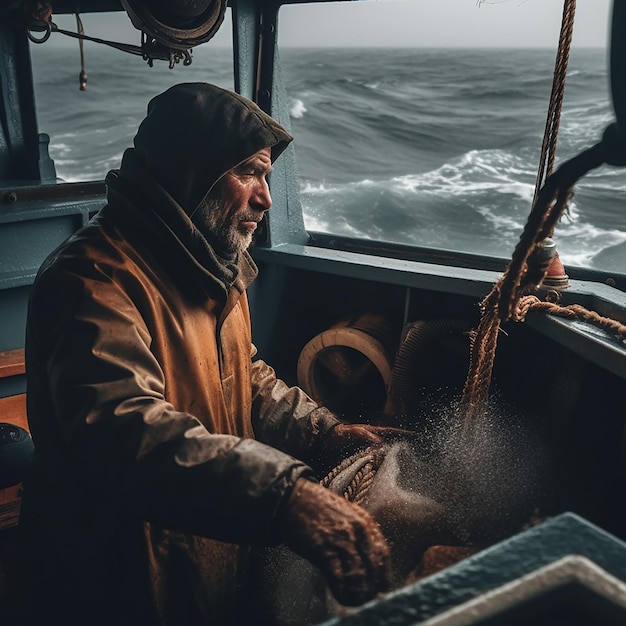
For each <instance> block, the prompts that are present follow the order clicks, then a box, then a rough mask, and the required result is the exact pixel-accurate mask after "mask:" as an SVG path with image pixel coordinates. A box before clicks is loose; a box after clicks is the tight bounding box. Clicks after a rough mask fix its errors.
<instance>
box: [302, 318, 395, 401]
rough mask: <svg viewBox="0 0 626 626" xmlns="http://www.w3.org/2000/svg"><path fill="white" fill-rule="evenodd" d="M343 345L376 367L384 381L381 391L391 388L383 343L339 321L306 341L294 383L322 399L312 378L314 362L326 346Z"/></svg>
mask: <svg viewBox="0 0 626 626" xmlns="http://www.w3.org/2000/svg"><path fill="white" fill-rule="evenodd" d="M341 346H344V347H347V348H352V349H353V350H356V351H357V352H360V353H361V354H362V355H364V356H365V357H366V358H367V359H369V360H370V361H371V363H372V364H373V365H374V367H375V368H376V369H377V370H378V372H379V374H380V377H381V379H382V381H383V383H384V385H385V393H386V394H387V395H388V394H389V389H390V388H391V367H392V366H391V363H390V360H389V358H388V356H387V353H386V350H385V347H384V345H383V344H382V343H381V342H380V341H379V340H378V339H376V338H375V337H372V336H371V335H369V334H368V333H366V332H363V331H362V330H358V329H357V328H353V327H352V326H349V325H348V323H347V322H342V323H340V324H337V325H336V326H333V327H332V328H329V329H328V330H326V331H324V332H322V333H320V334H319V335H316V336H315V337H313V339H311V341H309V342H308V343H307V344H306V345H305V346H304V348H302V351H301V352H300V356H299V358H298V385H299V386H300V387H301V388H302V389H303V390H304V391H305V392H306V393H307V394H308V395H309V396H311V398H313V399H314V400H315V401H316V402H318V403H323V402H324V398H322V397H321V393H320V390H318V389H317V385H316V382H315V366H316V362H317V359H318V357H319V355H320V354H321V353H322V352H323V351H324V350H325V349H327V348H332V347H341Z"/></svg>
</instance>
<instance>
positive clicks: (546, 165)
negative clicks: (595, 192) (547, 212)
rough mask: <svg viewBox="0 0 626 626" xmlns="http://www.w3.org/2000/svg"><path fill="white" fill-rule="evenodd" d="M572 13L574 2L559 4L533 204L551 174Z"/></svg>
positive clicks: (561, 105)
mask: <svg viewBox="0 0 626 626" xmlns="http://www.w3.org/2000/svg"><path fill="white" fill-rule="evenodd" d="M575 13H576V0H565V2H564V4H563V17H562V21H561V32H560V35H559V46H558V51H557V55H556V61H555V64H554V76H553V79H552V93H551V94H550V103H549V105H548V115H547V117H546V127H545V130H544V134H543V143H542V146H541V157H540V159H539V167H538V170H537V180H536V182H535V192H534V194H533V205H534V204H535V202H536V201H537V195H538V193H539V189H541V186H542V185H543V183H544V181H545V180H546V178H548V176H550V174H552V168H553V167H554V160H555V156H556V144H557V138H558V134H559V126H560V123H561V110H562V108H563V97H564V95H565V79H566V76H567V66H568V64H569V55H570V48H571V43H572V35H573V32H574V15H575Z"/></svg>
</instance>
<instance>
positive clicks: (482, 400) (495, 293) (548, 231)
mask: <svg viewBox="0 0 626 626" xmlns="http://www.w3.org/2000/svg"><path fill="white" fill-rule="evenodd" d="M575 8H576V3H575V0H565V3H564V6H563V20H562V25H561V33H560V37H559V47H558V53H557V58H556V62H555V70H554V76H553V86H552V94H551V97H550V104H549V107H548V115H547V120H546V128H545V133H544V140H543V145H542V152H541V159H540V164H539V169H538V173H537V180H536V186H535V194H534V198H533V204H532V208H531V212H530V215H529V218H528V221H527V223H526V226H525V228H524V231H523V233H522V235H521V237H520V240H519V242H518V244H517V246H516V248H515V250H514V252H513V256H512V259H511V262H510V263H509V265H508V266H507V268H506V270H505V271H504V273H503V275H502V277H501V278H500V280H499V281H498V282H497V283H496V284H495V285H494V287H493V289H492V290H491V292H490V293H489V294H488V295H487V296H486V297H485V298H484V299H483V300H482V302H481V303H480V322H479V325H478V328H477V329H476V330H475V331H473V332H472V333H471V335H470V341H471V351H470V364H469V370H468V375H467V379H466V381H465V386H464V388H463V396H462V407H463V409H464V412H465V418H466V419H467V420H471V419H472V418H474V417H475V416H476V415H478V414H480V413H482V412H484V411H485V407H486V403H487V398H488V392H489V387H490V384H491V377H492V374H493V363H494V359H495V353H496V346H497V341H498V335H499V332H500V325H501V322H502V321H507V320H509V319H513V320H515V321H523V320H524V319H525V316H526V314H527V313H528V311H530V310H531V309H533V310H543V311H545V312H548V313H552V314H558V315H562V316H566V317H575V318H577V319H582V320H584V321H590V322H593V323H596V324H600V325H602V326H603V327H605V328H606V329H608V330H609V331H611V332H614V333H616V334H618V335H619V336H620V337H623V336H624V334H623V333H624V327H623V326H622V325H621V324H619V322H615V321H614V320H609V319H607V318H602V317H601V316H599V315H597V314H595V313H593V312H591V311H587V310H586V309H584V308H583V307H581V306H579V305H572V306H570V307H561V306H558V305H555V304H553V303H541V302H540V301H539V299H538V298H534V299H530V300H529V299H523V298H524V296H525V294H528V293H529V292H530V291H531V290H533V289H536V288H537V287H538V285H539V282H541V278H542V276H541V275H539V276H538V275H537V273H536V272H532V271H529V268H528V259H529V257H530V256H531V254H532V253H533V252H535V251H536V250H537V248H538V246H539V245H540V244H541V242H542V241H543V240H544V239H545V238H546V237H550V236H551V235H552V233H553V232H554V228H555V226H556V223H557V222H558V220H559V219H560V218H561V216H562V214H563V213H564V212H565V211H566V210H567V206H568V201H569V199H570V198H571V195H572V188H573V185H574V183H575V182H576V181H577V180H578V179H579V178H580V177H581V176H583V175H584V174H586V173H587V172H588V171H590V170H591V169H593V168H595V167H598V166H599V165H602V164H603V163H605V162H608V161H609V159H610V158H611V156H610V155H611V146H610V145H609V141H602V142H600V143H598V144H596V145H595V146H593V147H592V148H589V149H588V150H585V151H584V152H583V153H581V154H580V155H578V156H577V157H574V158H573V159H571V160H570V161H568V162H567V163H565V164H564V165H562V166H561V167H560V168H559V170H558V171H557V172H556V173H554V174H553V173H552V168H553V165H554V155H555V152H556V143H557V134H558V128H559V123H560V116H561V109H562V103H563V95H564V92H565V77H566V73H567V64H568V61H569V51H570V45H571V38H572V33H573V23H574V13H575ZM603 139H604V138H603ZM544 177H545V184H543V187H542V181H543V179H544ZM539 274H541V273H539Z"/></svg>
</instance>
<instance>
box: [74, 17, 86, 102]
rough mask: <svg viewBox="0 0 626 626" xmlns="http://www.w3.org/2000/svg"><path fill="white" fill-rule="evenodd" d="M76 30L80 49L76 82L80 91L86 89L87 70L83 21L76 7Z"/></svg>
mask: <svg viewBox="0 0 626 626" xmlns="http://www.w3.org/2000/svg"><path fill="white" fill-rule="evenodd" d="M76 30H77V31H78V34H79V35H80V37H79V39H78V48H79V50H80V74H79V76H78V83H79V86H80V90H81V91H86V90H87V72H86V71H85V51H84V50H83V37H84V35H85V29H84V28H83V21H82V20H81V19H80V15H79V13H78V9H76Z"/></svg>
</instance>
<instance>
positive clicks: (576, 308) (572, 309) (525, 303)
mask: <svg viewBox="0 0 626 626" xmlns="http://www.w3.org/2000/svg"><path fill="white" fill-rule="evenodd" d="M530 311H543V312H544V313H547V314H550V315H559V316H561V317H566V318H568V319H576V320H580V321H581V322H588V323H590V324H593V325H595V326H597V327H598V328H602V329H603V330H606V331H607V332H609V333H611V334H613V335H616V336H617V337H619V338H620V339H622V340H626V326H625V325H624V324H622V323H621V322H618V321H617V320H614V319H612V318H610V317H604V316H602V315H600V314H599V313H596V311H590V310H589V309H586V308H585V307H583V306H581V305H579V304H570V305H568V306H562V305H560V304H555V303H554V302H543V301H542V300H539V298H537V296H524V297H523V298H520V300H519V302H518V304H517V308H516V310H515V312H514V315H513V319H514V320H515V321H516V322H523V321H525V319H526V315H527V314H528V313H529V312H530Z"/></svg>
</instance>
